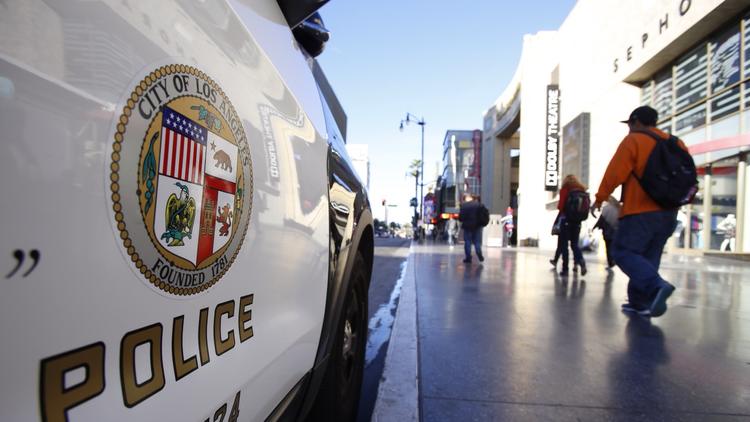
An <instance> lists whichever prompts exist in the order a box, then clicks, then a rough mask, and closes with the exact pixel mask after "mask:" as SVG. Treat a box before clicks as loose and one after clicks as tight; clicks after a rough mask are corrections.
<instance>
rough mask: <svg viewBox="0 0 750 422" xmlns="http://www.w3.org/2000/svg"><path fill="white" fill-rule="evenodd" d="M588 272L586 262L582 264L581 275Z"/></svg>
mask: <svg viewBox="0 0 750 422" xmlns="http://www.w3.org/2000/svg"><path fill="white" fill-rule="evenodd" d="M587 272H588V270H587V269H586V264H581V275H586V273H587Z"/></svg>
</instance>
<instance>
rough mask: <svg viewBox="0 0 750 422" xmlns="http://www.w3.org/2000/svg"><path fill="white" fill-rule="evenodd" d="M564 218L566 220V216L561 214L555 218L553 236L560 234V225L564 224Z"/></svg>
mask: <svg viewBox="0 0 750 422" xmlns="http://www.w3.org/2000/svg"><path fill="white" fill-rule="evenodd" d="M563 220H565V217H563V216H562V215H561V214H557V218H555V222H554V223H553V224H552V236H559V235H560V227H561V226H562V224H563Z"/></svg>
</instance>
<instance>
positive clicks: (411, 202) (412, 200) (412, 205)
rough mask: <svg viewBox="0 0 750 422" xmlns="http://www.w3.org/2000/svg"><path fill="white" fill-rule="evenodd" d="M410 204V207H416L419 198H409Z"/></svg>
mask: <svg viewBox="0 0 750 422" xmlns="http://www.w3.org/2000/svg"><path fill="white" fill-rule="evenodd" d="M409 206H410V207H416V206H417V198H411V199H410V200H409Z"/></svg>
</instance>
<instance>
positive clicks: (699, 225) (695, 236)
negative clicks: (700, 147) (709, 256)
mask: <svg viewBox="0 0 750 422" xmlns="http://www.w3.org/2000/svg"><path fill="white" fill-rule="evenodd" d="M703 182H704V178H703V176H702V175H700V176H698V193H697V194H696V195H695V199H694V200H693V203H692V204H690V205H687V206H684V207H682V208H681V209H680V212H679V213H678V215H677V220H678V224H679V221H680V220H682V221H683V224H686V227H685V229H684V234H683V236H682V239H681V240H680V239H678V245H681V246H680V247H687V248H690V249H702V248H703V192H704V189H705V186H704V185H705V184H704V183H703Z"/></svg>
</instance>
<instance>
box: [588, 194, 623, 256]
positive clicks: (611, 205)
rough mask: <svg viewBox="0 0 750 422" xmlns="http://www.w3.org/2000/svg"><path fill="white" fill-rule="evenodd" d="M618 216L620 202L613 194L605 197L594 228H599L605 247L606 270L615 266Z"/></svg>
mask: <svg viewBox="0 0 750 422" xmlns="http://www.w3.org/2000/svg"><path fill="white" fill-rule="evenodd" d="M619 217H620V202H619V201H618V200H617V199H615V197H614V196H610V197H609V198H608V199H607V202H606V206H604V208H602V213H601V215H600V216H599V220H597V221H596V224H595V225H594V228H595V229H597V228H598V229H601V231H602V237H603V238H604V246H605V247H606V249H607V270H610V271H611V270H612V267H614V266H615V259H614V256H613V254H614V245H613V242H614V240H615V233H617V223H618V221H619Z"/></svg>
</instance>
